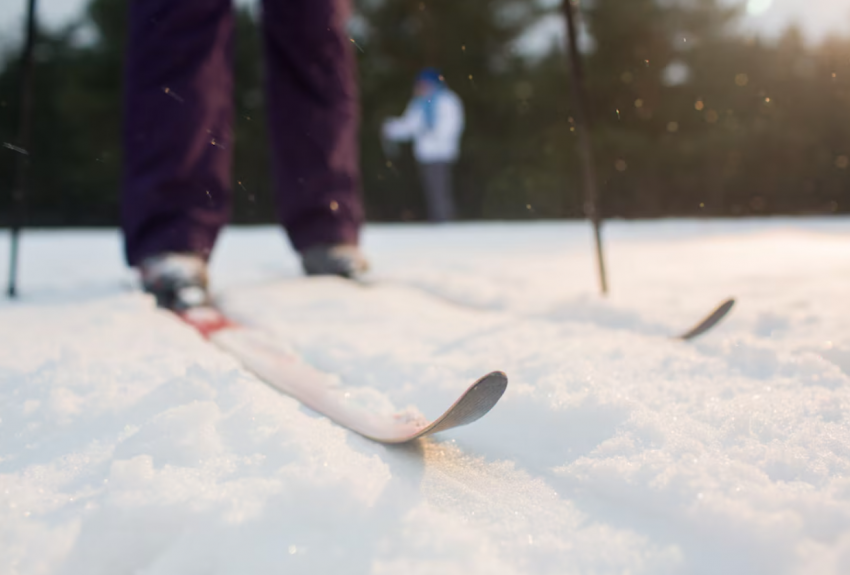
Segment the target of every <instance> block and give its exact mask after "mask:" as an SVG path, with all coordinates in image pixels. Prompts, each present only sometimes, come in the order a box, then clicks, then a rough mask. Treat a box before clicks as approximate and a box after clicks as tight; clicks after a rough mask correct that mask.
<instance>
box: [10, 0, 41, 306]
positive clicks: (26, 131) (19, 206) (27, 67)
mask: <svg viewBox="0 0 850 575" xmlns="http://www.w3.org/2000/svg"><path fill="white" fill-rule="evenodd" d="M35 1H36V0H29V2H28V5H27V16H26V33H25V36H24V48H23V50H22V51H21V62H20V84H19V86H20V108H19V112H18V142H17V144H18V145H17V146H16V148H17V149H15V151H16V152H17V153H18V158H17V162H16V165H15V169H16V174H15V187H14V188H13V191H12V202H13V204H14V215H13V216H12V218H13V219H12V234H11V242H10V244H9V288H8V294H9V297H10V298H14V297H17V294H18V256H19V251H20V246H19V244H20V235H21V228H23V226H24V219H25V213H24V212H25V207H26V206H25V199H26V198H25V195H26V189H27V175H28V174H27V172H28V170H29V162H30V140H31V137H32V76H33V47H34V45H35Z"/></svg>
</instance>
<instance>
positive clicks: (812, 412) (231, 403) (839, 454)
mask: <svg viewBox="0 0 850 575" xmlns="http://www.w3.org/2000/svg"><path fill="white" fill-rule="evenodd" d="M606 235H607V238H608V248H609V266H610V276H611V277H610V281H611V286H612V295H611V297H610V298H609V299H607V300H602V299H600V298H599V297H597V296H596V295H595V280H594V275H593V270H594V268H593V260H592V259H591V251H590V249H589V247H590V246H589V236H590V234H589V231H588V229H587V227H586V226H585V225H584V224H577V223H540V224H481V225H458V226H446V227H440V228H433V227H427V226H374V227H371V228H369V229H368V231H367V233H366V237H365V246H366V249H367V250H368V252H369V253H370V255H371V256H372V259H373V263H374V267H375V268H376V274H375V275H376V277H377V278H378V279H379V280H380V281H379V282H378V283H376V285H374V286H371V287H360V286H355V285H351V284H347V283H345V282H342V281H335V280H330V279H316V280H306V279H302V278H300V277H298V275H297V266H296V260H295V259H294V258H293V256H292V255H291V254H290V253H289V252H288V249H287V248H286V245H285V243H284V242H283V241H282V239H281V237H280V232H279V231H277V230H276V229H272V228H262V229H236V230H232V231H230V232H228V233H227V234H226V235H225V237H224V238H223V241H222V243H221V244H220V246H219V250H218V251H217V252H216V256H215V260H214V264H213V282H214V284H215V287H216V291H217V293H218V295H219V296H220V298H221V300H222V302H223V305H224V306H225V307H227V308H228V309H229V310H230V311H231V312H232V313H233V314H235V315H238V316H239V317H241V318H243V319H245V320H246V321H249V322H251V323H254V324H257V325H259V326H261V327H265V328H267V329H268V330H269V331H271V332H273V333H274V334H276V335H277V336H278V337H279V338H280V340H281V341H286V342H288V343H290V344H291V345H292V346H294V347H295V348H296V349H297V350H299V352H300V353H301V354H302V355H303V356H304V357H305V358H307V359H308V360H309V361H310V362H312V363H313V364H314V365H316V366H318V367H320V368H321V369H324V370H326V371H331V372H334V373H338V374H340V376H341V377H342V378H343V380H344V381H345V382H346V384H347V385H350V386H352V387H356V388H359V390H360V392H362V393H363V392H366V391H368V393H370V394H372V395H374V397H375V398H377V400H379V401H382V402H384V403H386V404H392V405H394V406H396V407H398V408H403V407H406V406H408V405H411V404H415V405H416V406H418V408H419V409H420V410H421V411H422V412H423V413H424V414H425V415H427V416H429V417H433V416H435V415H436V414H437V413H438V412H439V411H441V410H442V408H443V407H445V406H446V405H447V403H448V402H450V401H451V400H452V399H453V398H454V397H455V396H456V395H457V394H458V393H459V391H460V390H461V389H463V388H464V387H465V386H466V385H468V384H469V383H470V382H471V381H472V380H473V379H475V378H476V377H478V376H480V375H482V374H484V373H485V372H487V371H490V370H493V369H502V370H504V371H505V372H507V374H508V376H509V377H510V385H509V388H508V391H507V393H506V395H505V397H504V398H503V400H502V402H501V403H500V404H499V405H498V406H497V407H496V408H495V409H494V411H493V412H492V413H491V414H490V415H488V416H487V417H486V418H485V419H482V420H481V421H479V422H478V423H476V424H474V425H473V426H470V427H466V428H461V429H458V430H454V431H452V432H449V433H446V434H443V435H441V436H437V437H436V438H434V439H431V440H427V441H423V442H420V443H418V444H415V445H412V446H407V447H385V446H381V445H377V444H374V443H371V442H369V441H367V440H364V439H362V438H360V437H358V436H356V435H353V434H351V433H349V432H347V431H345V430H343V429H341V428H339V427H337V426H335V425H333V424H331V423H329V422H328V421H327V420H325V419H323V418H321V417H317V416H316V415H315V414H313V413H311V412H310V411H308V410H306V409H304V408H302V407H300V406H299V405H298V404H297V403H296V402H295V401H294V400H292V399H290V398H288V397H286V396H283V395H281V394H279V393H277V392H275V391H274V390H272V389H271V388H269V387H267V386H265V385H264V384H262V383H259V382H258V381H257V380H256V379H255V378H253V377H252V376H251V375H249V374H248V373H246V372H244V371H243V370H241V369H240V368H239V367H238V365H237V364H236V363H235V362H234V361H233V360H231V359H230V358H229V357H227V356H225V355H223V354H222V353H220V352H219V351H217V350H216V349H215V348H213V347H212V346H210V345H209V344H207V343H205V342H203V341H202V340H201V339H200V338H199V337H198V336H196V335H195V334H194V333H193V332H192V331H191V330H189V329H187V328H186V327H184V326H182V325H180V324H179V323H178V322H177V321H175V320H174V319H172V318H171V317H170V316H169V315H167V314H165V313H162V312H159V311H156V310H155V309H154V308H153V305H152V303H151V301H150V300H149V299H148V298H147V297H145V296H143V295H140V294H138V293H135V292H133V291H131V290H130V289H129V288H128V286H129V285H130V283H131V276H130V275H129V274H128V272H126V271H125V270H124V269H123V268H122V264H121V258H120V241H119V237H118V235H117V233H116V232H111V231H96V232H95V231H92V232H33V233H29V234H27V235H26V236H25V238H24V244H23V248H24V249H23V255H22V257H23V262H22V263H23V268H22V270H23V277H22V291H23V298H22V300H21V301H20V302H19V303H15V304H10V303H8V302H5V301H4V302H3V303H0V573H2V574H3V575H7V574H8V575H17V574H21V575H30V574H32V575H37V574H48V573H49V574H79V573H85V574H87V575H97V574H104V575H106V574H108V575H121V574H128V575H129V574H138V575H166V574H169V575H170V574H181V575H187V574H189V575H191V574H234V575H235V574H266V573H276V574H277V573H311V574H330V573H346V574H349V573H350V574H359V573H376V574H385V573H386V574H393V575H395V574H401V573H404V574H406V575H417V574H431V573H442V574H455V573H457V574H461V573H462V574H468V573H476V574H477V573H481V574H513V573H534V574H548V573H552V574H554V573H558V574H563V573H631V574H637V573H651V574H661V573H689V574H690V573H694V574H697V573H699V574H702V573H705V574H709V573H711V574H714V573H724V574H753V573H770V574H782V573H819V574H829V573H836V574H837V573H847V572H848V571H850V323H848V321H847V317H848V312H850V303H848V301H850V220H847V219H829V220H815V219H808V220H770V221H759V222H756V221H738V222H695V221H671V222H642V223H614V224H611V225H610V226H608V228H607V229H606ZM7 249H8V237H7V236H0V270H3V271H5V269H6V266H7V265H8V263H7V261H6V259H5V258H6V251H7ZM729 295H735V296H737V298H738V305H737V307H736V308H735V309H734V310H733V312H732V314H731V316H730V317H729V318H728V319H727V320H726V321H725V322H724V323H723V324H722V325H721V326H720V327H718V328H717V329H716V330H715V331H713V332H711V333H710V334H708V335H706V336H705V337H703V338H702V339H700V340H698V341H696V342H694V343H691V344H684V343H681V342H677V341H671V340H669V339H667V337H666V336H667V335H668V334H671V333H674V332H677V331H681V330H682V329H684V328H686V327H689V326H690V324H692V323H693V322H695V321H696V320H697V319H699V318H700V317H701V316H702V315H704V314H705V313H707V312H708V311H709V310H710V309H711V308H712V307H713V306H714V305H715V304H717V303H718V302H719V301H720V300H721V299H723V298H724V297H726V296H729Z"/></svg>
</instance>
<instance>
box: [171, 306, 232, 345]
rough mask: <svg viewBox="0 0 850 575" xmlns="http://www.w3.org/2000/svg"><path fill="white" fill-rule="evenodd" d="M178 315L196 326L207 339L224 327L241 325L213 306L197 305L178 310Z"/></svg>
mask: <svg viewBox="0 0 850 575" xmlns="http://www.w3.org/2000/svg"><path fill="white" fill-rule="evenodd" d="M177 316H178V317H179V318H180V319H182V320H183V321H184V322H186V323H187V324H189V325H191V326H192V327H193V328H195V329H196V330H197V331H198V333H200V334H201V335H202V336H204V338H205V339H209V338H210V336H212V335H213V334H214V333H217V332H219V331H222V330H224V329H230V328H234V327H239V326H238V324H236V323H234V322H232V321H230V320H229V319H227V317H226V316H225V315H224V314H223V313H221V312H220V311H218V310H217V309H215V308H213V307H195V308H191V309H188V310H186V311H180V312H177Z"/></svg>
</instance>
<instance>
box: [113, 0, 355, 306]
mask: <svg viewBox="0 0 850 575" xmlns="http://www.w3.org/2000/svg"><path fill="white" fill-rule="evenodd" d="M129 12H130V16H129V19H130V22H129V23H130V26H129V41H128V48H127V63H126V72H125V97H124V98H125V99H124V105H125V120H124V155H125V158H124V181H123V201H122V214H121V215H122V227H123V231H124V237H125V251H126V258H127V262H128V263H129V265H131V266H135V267H137V268H139V270H140V272H141V277H142V284H143V288H144V289H145V290H146V291H148V292H150V293H152V294H153V295H154V296H155V297H156V298H157V302H158V304H159V305H161V306H163V307H169V308H172V309H186V308H189V307H193V306H198V305H204V304H206V303H208V302H209V299H208V295H207V261H208V259H209V256H210V253H211V251H212V249H213V246H214V244H215V241H216V238H217V236H218V234H219V231H220V230H221V228H222V227H223V226H224V225H225V224H226V223H227V221H228V220H229V216H230V209H231V181H232V180H231V165H232V150H233V145H234V141H233V114H234V112H233V36H234V12H233V7H232V6H231V0H179V1H175V0H131V2H130V11H129ZM349 13H350V7H349V0H283V1H275V0H264V2H263V15H262V27H263V34H264V49H265V64H266V95H267V101H268V114H269V132H270V135H271V146H272V165H273V166H274V178H275V179H274V184H275V188H274V191H275V197H276V204H277V212H278V213H277V215H278V218H279V220H280V222H281V223H282V224H283V226H284V227H285V229H286V232H287V233H288V236H289V240H290V243H291V244H292V246H293V247H294V248H295V250H297V251H298V252H299V254H300V256H301V262H302V266H303V268H304V271H305V273H307V274H334V275H339V276H345V277H352V276H355V275H357V274H359V273H361V272H363V271H365V270H366V268H367V267H368V265H367V262H366V260H365V258H364V257H363V255H362V254H361V252H360V251H359V249H358V247H357V246H358V235H359V230H360V227H361V225H362V223H363V207H362V201H361V198H360V189H359V186H360V175H359V170H358V148H357V129H358V120H359V118H358V100H357V86H356V80H355V69H354V67H355V63H354V58H353V54H352V52H351V42H350V41H349V38H348V35H347V34H346V32H345V25H346V22H347V20H348V17H349Z"/></svg>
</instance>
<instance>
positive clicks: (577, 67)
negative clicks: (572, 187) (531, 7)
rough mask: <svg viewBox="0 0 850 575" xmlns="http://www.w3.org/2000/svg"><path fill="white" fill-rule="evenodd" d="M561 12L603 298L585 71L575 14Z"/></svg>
mask: <svg viewBox="0 0 850 575" xmlns="http://www.w3.org/2000/svg"><path fill="white" fill-rule="evenodd" d="M563 8H564V16H565V19H566V24H567V50H568V52H569V58H570V75H571V76H572V82H571V83H572V87H573V100H574V102H573V105H574V107H575V120H576V131H577V132H578V141H579V153H580V155H581V163H582V175H583V181H584V213H585V215H586V216H587V218H588V219H589V220H590V221H591V223H592V224H593V235H594V238H595V241H596V263H597V265H598V267H599V287H600V290H601V291H602V294H603V295H605V294H607V293H608V281H607V279H606V276H605V258H604V256H603V252H602V219H601V217H600V215H599V199H598V198H599V194H598V191H597V185H596V167H595V164H594V160H593V145H592V143H591V140H590V119H589V117H588V113H587V96H586V91H585V87H584V71H583V69H582V65H581V55H580V54H579V52H578V40H577V38H576V25H575V14H574V12H573V7H572V4H571V0H563Z"/></svg>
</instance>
